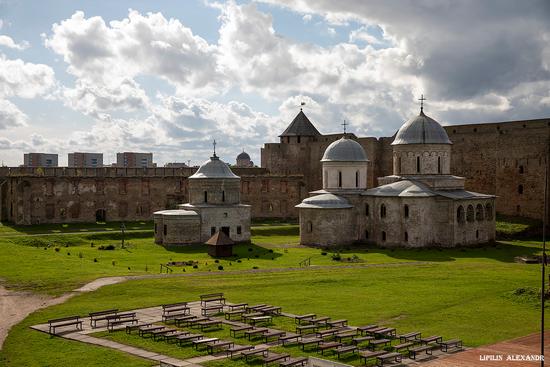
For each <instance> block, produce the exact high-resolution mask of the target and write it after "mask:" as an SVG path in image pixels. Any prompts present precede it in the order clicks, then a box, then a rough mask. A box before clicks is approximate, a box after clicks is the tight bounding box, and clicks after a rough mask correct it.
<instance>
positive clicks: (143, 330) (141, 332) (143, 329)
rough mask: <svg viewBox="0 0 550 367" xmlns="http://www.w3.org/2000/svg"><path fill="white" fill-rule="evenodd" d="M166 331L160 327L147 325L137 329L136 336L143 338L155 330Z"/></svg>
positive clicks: (163, 327)
mask: <svg viewBox="0 0 550 367" xmlns="http://www.w3.org/2000/svg"><path fill="white" fill-rule="evenodd" d="M164 329H166V327H165V326H162V325H148V326H143V327H140V328H139V329H138V335H139V336H141V337H145V335H147V334H150V333H152V332H153V331H157V330H164Z"/></svg>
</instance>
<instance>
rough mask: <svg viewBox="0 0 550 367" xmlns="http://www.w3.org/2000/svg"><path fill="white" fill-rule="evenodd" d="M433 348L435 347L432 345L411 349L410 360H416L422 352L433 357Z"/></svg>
mask: <svg viewBox="0 0 550 367" xmlns="http://www.w3.org/2000/svg"><path fill="white" fill-rule="evenodd" d="M432 348H433V346H431V345H421V346H419V347H415V348H410V349H409V358H411V359H416V356H417V355H418V354H419V353H422V352H426V354H428V355H432Z"/></svg>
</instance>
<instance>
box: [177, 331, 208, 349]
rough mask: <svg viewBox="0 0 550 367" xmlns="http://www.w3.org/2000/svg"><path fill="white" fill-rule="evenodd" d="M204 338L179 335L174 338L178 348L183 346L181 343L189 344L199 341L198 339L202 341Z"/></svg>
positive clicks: (193, 335)
mask: <svg viewBox="0 0 550 367" xmlns="http://www.w3.org/2000/svg"><path fill="white" fill-rule="evenodd" d="M202 338H204V336H203V335H201V334H187V335H180V336H178V337H176V339H177V340H178V343H179V345H180V346H182V345H183V343H187V342H191V341H194V340H199V339H202Z"/></svg>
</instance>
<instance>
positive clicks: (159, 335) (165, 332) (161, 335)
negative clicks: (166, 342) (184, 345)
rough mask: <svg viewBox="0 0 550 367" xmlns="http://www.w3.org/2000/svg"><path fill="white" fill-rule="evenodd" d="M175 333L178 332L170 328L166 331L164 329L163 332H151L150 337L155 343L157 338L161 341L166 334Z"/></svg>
mask: <svg viewBox="0 0 550 367" xmlns="http://www.w3.org/2000/svg"><path fill="white" fill-rule="evenodd" d="M176 331H178V330H176V329H171V328H166V329H164V330H155V331H152V332H151V335H152V336H153V340H155V341H156V340H157V338H159V339H162V338H164V336H165V335H166V334H169V333H173V332H176Z"/></svg>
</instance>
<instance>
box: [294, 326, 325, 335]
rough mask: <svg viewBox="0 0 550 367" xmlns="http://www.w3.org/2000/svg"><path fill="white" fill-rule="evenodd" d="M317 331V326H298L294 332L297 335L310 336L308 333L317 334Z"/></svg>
mask: <svg viewBox="0 0 550 367" xmlns="http://www.w3.org/2000/svg"><path fill="white" fill-rule="evenodd" d="M317 330H319V326H317V325H298V326H296V332H297V333H298V334H304V333H305V334H310V333H308V332H311V333H315V332H317Z"/></svg>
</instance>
